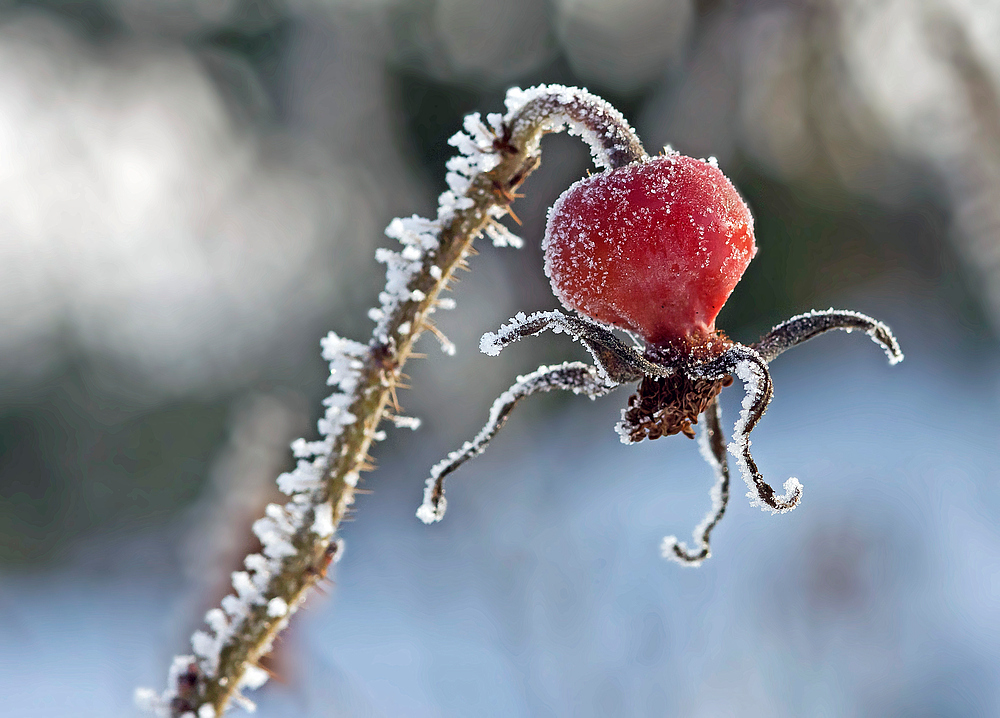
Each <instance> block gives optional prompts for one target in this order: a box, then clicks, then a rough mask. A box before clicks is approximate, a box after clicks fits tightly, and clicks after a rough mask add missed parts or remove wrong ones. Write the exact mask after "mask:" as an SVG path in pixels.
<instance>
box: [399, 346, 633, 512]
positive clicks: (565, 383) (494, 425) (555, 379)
mask: <svg viewBox="0 0 1000 718" xmlns="http://www.w3.org/2000/svg"><path fill="white" fill-rule="evenodd" d="M616 386H617V384H615V383H613V382H609V381H608V380H607V379H606V378H604V377H602V376H601V375H600V374H599V373H598V371H597V369H596V368H595V367H592V366H589V365H587V364H584V363H582V362H567V363H565V364H560V365H558V366H552V367H549V366H541V367H539V368H538V369H536V370H535V371H533V372H531V373H530V374H527V375H525V376H520V377H518V378H517V381H516V382H515V383H514V384H513V385H512V386H511V387H510V388H509V389H508V390H507V391H505V392H504V393H503V394H501V395H500V396H499V397H498V398H497V400H496V401H495V402H493V406H492V407H491V408H490V417H489V420H488V421H487V422H486V426H484V427H483V428H482V430H481V431H480V432H479V433H478V434H477V435H476V438H474V439H473V440H472V441H467V442H465V444H463V445H462V448H460V449H458V450H457V451H453V452H451V453H450V454H448V457H447V458H446V459H444V460H443V461H441V462H440V463H438V464H436V465H435V466H434V467H433V468H432V469H431V476H430V478H429V479H427V487H426V488H425V489H424V502H423V503H422V504H421V505H420V508H419V509H417V518H419V519H420V520H421V521H423V522H424V523H425V524H431V523H434V522H435V521H440V520H441V519H442V518H444V512H445V509H446V508H447V500H446V499H445V496H444V480H445V477H447V476H448V474H450V473H452V472H453V471H454V470H455V469H457V468H458V467H459V466H461V465H462V464H464V463H465V462H466V461H468V460H469V459H471V458H473V457H476V456H479V454H481V453H483V451H484V450H485V449H486V446H487V445H488V444H489V443H490V440H492V439H493V437H494V436H496V434H497V432H498V431H500V428H501V427H502V426H503V425H504V423H505V422H506V421H507V417H509V416H510V413H511V412H512V411H513V410H514V407H515V406H516V405H517V403H518V402H519V401H521V399H523V398H525V397H526V396H531V395H532V394H535V393H536V392H540V391H552V390H554V389H562V390H565V391H571V392H573V393H574V394H585V395H586V396H589V397H590V398H591V399H596V398H597V397H599V396H602V395H604V394H606V393H608V392H609V391H611V390H612V389H614V388H615V387H616Z"/></svg>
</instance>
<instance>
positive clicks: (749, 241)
mask: <svg viewBox="0 0 1000 718" xmlns="http://www.w3.org/2000/svg"><path fill="white" fill-rule="evenodd" d="M543 247H544V250H545V271H546V274H547V275H548V276H549V278H550V279H551V281H552V289H553V290H554V291H555V294H556V296H557V297H559V299H560V301H562V303H563V304H564V305H566V306H567V307H570V308H572V309H576V310H578V311H580V312H581V313H582V314H584V315H586V316H588V317H591V318H592V319H596V320H597V321H600V322H604V323H606V324H611V325H614V326H616V327H619V328H622V329H627V330H630V331H632V332H635V333H636V334H638V335H640V336H641V337H642V338H643V339H645V340H646V341H647V342H650V343H651V344H663V343H666V342H669V341H670V340H673V339H681V338H689V339H697V338H706V337H707V336H709V335H710V334H712V333H713V332H714V331H715V318H716V316H717V315H718V313H719V310H720V309H722V305H723V304H725V302H726V299H728V298H729V295H730V294H731V293H732V291H733V288H734V287H735V286H736V283H737V282H738V281H739V280H740V277H741V276H742V275H743V272H744V271H745V270H746V268H747V265H749V264H750V260H751V259H752V258H753V256H754V254H756V252H757V248H756V245H755V244H754V237H753V217H751V215H750V210H749V209H748V208H747V206H746V203H745V202H744V201H743V199H742V198H741V197H740V196H739V194H738V193H737V192H736V189H735V188H734V187H733V185H732V183H731V182H730V181H729V180H728V179H727V178H726V176H725V175H724V174H722V172H721V171H719V169H718V168H717V167H715V166H713V165H711V164H709V163H707V162H704V161H702V160H696V159H694V158H691V157H685V156H683V155H679V154H669V155H666V156H659V157H654V158H652V159H650V160H649V161H648V162H644V163H642V164H635V165H629V166H627V167H622V168H619V169H615V170H611V171H608V172H603V173H601V174H598V175H593V176H591V177H587V178H585V179H583V180H580V181H579V182H577V183H576V184H574V185H573V186H572V187H570V188H569V189H568V190H566V192H564V193H563V194H562V196H561V197H560V198H559V200H558V201H557V202H556V203H555V205H554V206H553V207H552V209H551V211H550V212H549V218H548V224H547V225H546V228H545V242H544V244H543Z"/></svg>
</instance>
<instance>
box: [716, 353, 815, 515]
mask: <svg viewBox="0 0 1000 718" xmlns="http://www.w3.org/2000/svg"><path fill="white" fill-rule="evenodd" d="M734 373H735V374H736V376H737V377H739V379H740V381H742V382H743V386H744V387H745V389H746V395H745V396H744V397H743V403H742V406H741V408H740V418H739V419H738V420H737V422H736V427H735V429H734V430H733V440H732V441H731V442H730V443H729V447H728V448H729V453H730V454H732V455H733V456H734V457H735V458H736V465H737V466H738V467H739V469H740V474H741V475H742V476H743V480H744V481H745V482H746V484H747V487H748V488H749V489H750V490H749V491H748V492H747V498H749V499H750V505H751V506H759V507H760V509H761V510H762V511H770V512H771V513H772V514H778V513H785V512H787V511H791V510H792V509H793V508H795V505H796V503H797V502H796V503H793V502H794V501H795V499H796V497H797V496H798V497H800V496H801V495H802V484H801V483H799V480H798V479H796V478H794V477H792V478H790V479H788V480H787V481H785V484H784V489H785V493H784V494H783V495H781V496H775V497H774V501H775V503H778V504H787V505H788V506H787V508H777V509H775V508H772V507H771V506H768V505H767V503H765V502H764V500H763V499H762V498H761V495H760V492H759V491H758V489H757V485H756V482H755V480H754V478H755V477H754V471H753V469H752V468H751V467H750V464H749V462H748V460H747V456H748V455H749V453H750V443H751V442H750V438H749V436H748V434H747V426H748V424H749V423H750V410H751V409H752V408H753V406H754V403H755V401H756V400H757V398H758V397H759V396H760V395H761V394H763V392H764V381H765V375H764V373H763V369H762V368H761V366H760V365H758V364H756V363H755V362H751V361H748V360H746V359H743V360H741V361H739V362H737V363H736V366H735V368H734Z"/></svg>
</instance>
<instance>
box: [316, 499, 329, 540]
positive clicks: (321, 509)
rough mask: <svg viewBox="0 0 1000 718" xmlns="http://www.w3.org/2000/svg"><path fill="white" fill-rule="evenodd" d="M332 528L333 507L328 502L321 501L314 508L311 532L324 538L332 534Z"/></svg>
mask: <svg viewBox="0 0 1000 718" xmlns="http://www.w3.org/2000/svg"><path fill="white" fill-rule="evenodd" d="M333 528H334V527H333V507H332V506H330V504H328V503H322V504H320V505H319V506H317V507H316V509H315V517H314V518H313V523H312V532H313V533H314V534H316V535H317V536H322V537H323V538H326V537H327V536H332V535H333Z"/></svg>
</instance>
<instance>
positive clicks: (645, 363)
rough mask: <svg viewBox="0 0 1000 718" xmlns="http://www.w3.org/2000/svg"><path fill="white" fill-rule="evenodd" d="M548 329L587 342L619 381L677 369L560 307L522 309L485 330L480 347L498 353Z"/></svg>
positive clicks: (601, 367)
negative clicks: (529, 311)
mask: <svg viewBox="0 0 1000 718" xmlns="http://www.w3.org/2000/svg"><path fill="white" fill-rule="evenodd" d="M546 330H551V331H553V332H554V333H556V334H569V335H570V336H571V337H573V338H574V339H576V340H577V341H578V342H580V343H581V344H583V345H584V346H585V347H586V348H587V351H589V352H590V354H591V356H593V357H594V363H595V364H596V365H597V369H598V371H599V372H601V374H602V376H603V377H606V378H607V379H608V380H610V381H613V382H615V383H616V384H624V383H626V382H630V381H639V380H640V379H642V378H643V377H644V376H646V375H651V376H669V375H670V374H672V373H673V370H671V369H669V368H667V367H662V366H659V365H658V364H653V363H652V362H650V361H649V360H648V359H646V358H644V357H643V356H642V354H640V353H639V352H638V351H637V350H636V349H635V348H633V347H630V346H629V345H627V344H626V343H625V342H623V341H621V340H620V339H619V338H618V337H616V336H615V335H614V334H612V333H611V332H609V331H608V330H607V329H604V328H602V327H600V326H598V325H597V324H594V323H593V322H588V321H583V320H581V319H577V318H576V317H571V316H567V315H565V314H563V313H562V312H556V311H552V312H535V313H534V314H531V315H525V314H524V312H518V313H517V314H516V315H515V316H514V318H513V319H511V320H510V322H508V323H507V324H504V325H503V326H502V327H500V329H499V330H498V331H497V332H495V333H494V332H487V333H486V334H483V337H482V339H480V340H479V350H480V351H481V352H483V354H487V355H489V356H497V355H498V354H499V353H500V352H501V351H502V350H503V349H505V348H506V347H508V346H510V345H511V344H513V343H514V342H516V341H517V340H519V339H524V338H525V337H533V336H537V335H538V334H541V333H542V332H544V331H546Z"/></svg>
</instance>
